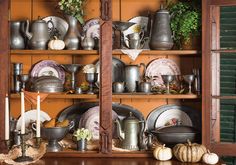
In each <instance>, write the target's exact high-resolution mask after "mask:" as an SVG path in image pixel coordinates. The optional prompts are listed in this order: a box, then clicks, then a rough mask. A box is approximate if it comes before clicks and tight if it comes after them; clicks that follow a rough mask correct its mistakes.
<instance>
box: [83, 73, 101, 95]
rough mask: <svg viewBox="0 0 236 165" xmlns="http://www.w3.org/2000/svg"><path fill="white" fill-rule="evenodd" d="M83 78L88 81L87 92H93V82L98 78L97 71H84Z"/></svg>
mask: <svg viewBox="0 0 236 165" xmlns="http://www.w3.org/2000/svg"><path fill="white" fill-rule="evenodd" d="M85 79H86V81H87V82H88V83H89V91H88V94H94V92H93V83H95V82H96V81H97V79H98V73H85Z"/></svg>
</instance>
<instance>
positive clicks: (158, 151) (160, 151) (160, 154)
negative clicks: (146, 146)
mask: <svg viewBox="0 0 236 165" xmlns="http://www.w3.org/2000/svg"><path fill="white" fill-rule="evenodd" d="M153 155H154V157H155V158H156V159H157V160H162V161H165V160H170V159H171V158H172V150H171V148H168V147H165V144H163V145H161V146H157V147H156V148H155V149H154V151H153Z"/></svg>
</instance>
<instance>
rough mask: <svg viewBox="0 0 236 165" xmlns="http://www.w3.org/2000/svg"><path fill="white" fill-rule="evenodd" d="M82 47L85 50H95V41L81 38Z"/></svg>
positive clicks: (89, 38) (85, 37)
mask: <svg viewBox="0 0 236 165" xmlns="http://www.w3.org/2000/svg"><path fill="white" fill-rule="evenodd" d="M81 46H82V48H83V49H84V50H93V48H94V46H95V41H94V39H93V38H92V37H88V36H83V37H82V36H81Z"/></svg>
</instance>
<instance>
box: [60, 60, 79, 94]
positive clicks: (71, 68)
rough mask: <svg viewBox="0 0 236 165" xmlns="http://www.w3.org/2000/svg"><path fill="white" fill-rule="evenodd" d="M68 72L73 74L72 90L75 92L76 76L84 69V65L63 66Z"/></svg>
mask: <svg viewBox="0 0 236 165" xmlns="http://www.w3.org/2000/svg"><path fill="white" fill-rule="evenodd" d="M61 66H62V67H63V68H64V69H65V70H66V71H67V72H69V73H71V89H72V90H75V84H76V80H75V75H76V73H77V72H78V71H79V69H80V68H81V67H82V64H62V65H61Z"/></svg>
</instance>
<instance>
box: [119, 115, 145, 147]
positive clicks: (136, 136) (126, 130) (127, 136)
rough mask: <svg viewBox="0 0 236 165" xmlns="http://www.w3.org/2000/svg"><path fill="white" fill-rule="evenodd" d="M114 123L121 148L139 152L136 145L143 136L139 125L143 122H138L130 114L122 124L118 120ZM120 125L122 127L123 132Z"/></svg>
mask: <svg viewBox="0 0 236 165" xmlns="http://www.w3.org/2000/svg"><path fill="white" fill-rule="evenodd" d="M115 123H116V124H117V135H118V137H119V139H120V140H121V148H124V149H128V150H134V151H135V150H139V146H138V145H139V143H140V139H141V136H142V134H143V132H142V131H143V129H142V128H141V127H140V123H144V121H139V120H138V119H137V118H136V117H134V116H133V113H132V112H130V116H129V117H127V118H125V119H124V121H123V122H122V124H121V122H120V121H119V119H116V120H115ZM121 125H122V126H123V130H122V126H121Z"/></svg>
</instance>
